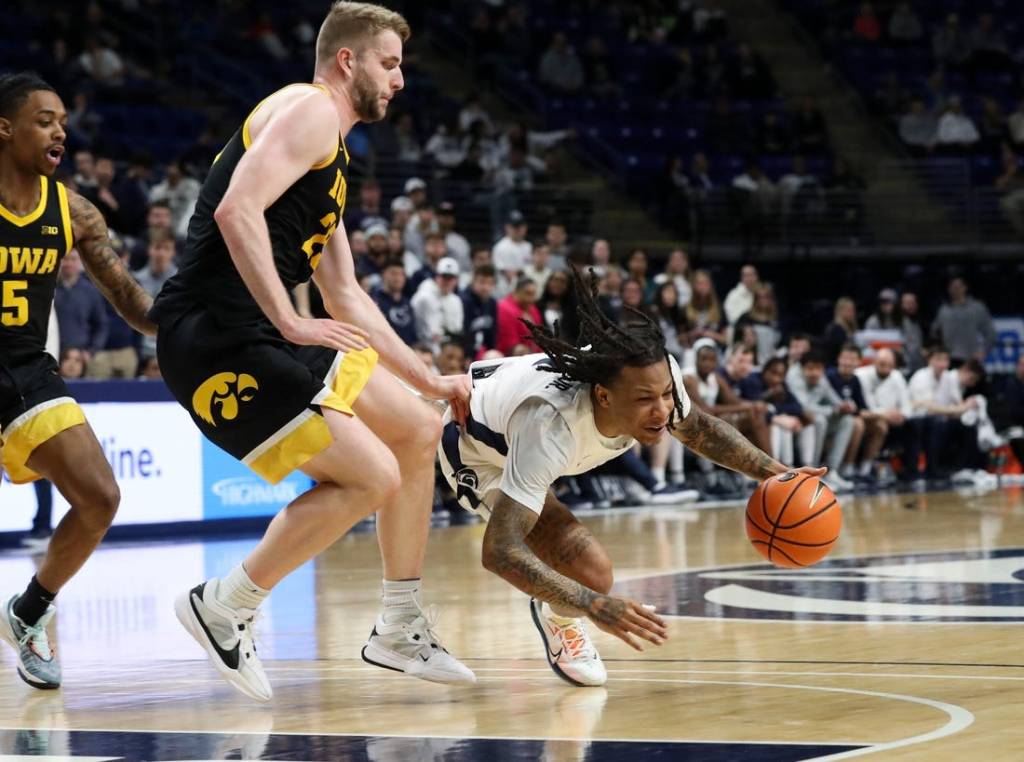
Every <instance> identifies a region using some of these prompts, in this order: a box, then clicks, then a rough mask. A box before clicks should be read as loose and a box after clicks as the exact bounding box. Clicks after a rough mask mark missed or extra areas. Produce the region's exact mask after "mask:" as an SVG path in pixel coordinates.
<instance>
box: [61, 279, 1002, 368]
mask: <svg viewBox="0 0 1024 762" xmlns="http://www.w3.org/2000/svg"><path fill="white" fill-rule="evenodd" d="M947 293H948V294H949V301H948V302H946V303H945V304H943V305H942V307H940V308H939V314H938V315H936V316H935V321H934V322H933V323H932V338H934V339H935V340H936V341H939V342H941V343H942V344H944V345H945V346H946V347H947V348H948V349H949V355H950V357H951V358H952V360H953V364H954V365H960V364H962V363H964V362H966V361H967V360H968V359H970V358H972V357H973V358H974V359H975V360H978V361H979V362H984V361H985V358H986V357H987V356H988V353H989V350H991V349H992V346H993V345H994V344H995V343H996V331H995V328H994V327H993V325H992V316H991V315H990V314H989V311H988V308H987V307H985V305H984V304H982V303H981V302H979V301H978V300H977V299H974V298H973V297H971V296H969V295H968V293H967V281H966V280H964V279H963V278H962V277H960V276H956V277H954V278H951V279H950V281H949V286H948V287H947ZM63 330H64V329H63V326H62V327H61V331H62V332H63Z"/></svg>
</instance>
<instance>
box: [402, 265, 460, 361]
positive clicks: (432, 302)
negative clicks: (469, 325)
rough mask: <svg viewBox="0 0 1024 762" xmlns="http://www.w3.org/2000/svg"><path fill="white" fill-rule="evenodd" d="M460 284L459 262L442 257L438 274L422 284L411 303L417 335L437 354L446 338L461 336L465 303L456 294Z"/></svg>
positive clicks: (438, 266)
mask: <svg viewBox="0 0 1024 762" xmlns="http://www.w3.org/2000/svg"><path fill="white" fill-rule="evenodd" d="M458 283H459V263H458V262H456V261H455V260H454V259H452V258H451V257H443V258H442V259H441V260H440V261H439V262H438V263H437V274H436V275H435V276H434V277H433V279H431V280H425V281H423V282H422V284H420V286H419V288H418V289H417V290H416V293H415V295H414V296H413V297H412V300H411V304H412V310H413V314H414V315H415V316H416V333H417V335H418V336H419V338H420V341H421V342H423V343H424V344H426V345H428V346H429V347H430V348H431V349H432V350H433V351H434V352H435V353H436V352H437V351H438V350H440V348H441V342H442V341H443V340H444V339H446V338H454V337H459V338H461V336H462V331H463V327H464V325H463V323H464V315H463V312H462V300H461V299H460V298H459V295H458V294H457V293H455V289H456V287H457V286H458Z"/></svg>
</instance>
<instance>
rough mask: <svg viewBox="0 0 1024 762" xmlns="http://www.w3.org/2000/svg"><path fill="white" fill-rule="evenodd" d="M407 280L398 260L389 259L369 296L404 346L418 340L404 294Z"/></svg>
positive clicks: (413, 316)
mask: <svg viewBox="0 0 1024 762" xmlns="http://www.w3.org/2000/svg"><path fill="white" fill-rule="evenodd" d="M406 281H407V278H406V275H405V267H404V265H403V264H402V260H400V259H389V260H388V261H387V262H385V264H384V269H383V271H382V272H381V279H380V286H379V287H377V288H375V289H373V290H372V291H371V292H370V295H371V296H372V297H373V301H374V302H375V303H376V304H377V307H378V308H379V309H380V311H381V312H382V313H383V314H384V317H385V318H386V319H387V321H388V325H390V326H391V328H392V329H393V330H394V332H395V333H397V334H398V336H399V338H401V339H402V341H404V342H405V343H406V344H408V345H409V346H412V345H413V344H415V343H416V342H417V340H418V338H419V334H418V332H417V330H416V317H415V315H414V314H413V310H412V302H411V301H410V299H409V297H408V296H407V295H406V293H405V284H406Z"/></svg>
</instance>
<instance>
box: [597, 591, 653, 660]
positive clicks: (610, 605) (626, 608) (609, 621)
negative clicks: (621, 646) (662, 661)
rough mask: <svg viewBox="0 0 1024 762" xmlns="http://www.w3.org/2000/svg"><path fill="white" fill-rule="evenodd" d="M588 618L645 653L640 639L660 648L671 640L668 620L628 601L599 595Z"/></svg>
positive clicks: (610, 633)
mask: <svg viewBox="0 0 1024 762" xmlns="http://www.w3.org/2000/svg"><path fill="white" fill-rule="evenodd" d="M587 616H588V617H590V619H591V621H592V622H593V623H594V624H596V625H597V626H598V627H599V628H600V629H602V630H604V631H605V632H607V633H608V634H609V635H614V636H615V637H617V638H618V639H619V640H621V641H623V642H624V643H626V644H627V645H628V646H630V647H631V648H635V649H636V650H637V651H643V650H644V649H643V646H642V645H641V643H640V640H646V641H648V642H650V643H653V644H654V645H656V646H660V645H661V644H662V643H664V642H665V640H666V639H667V638H668V629H667V628H666V626H665V620H664V619H662V618H661V617H660V616H658V615H657V614H655V613H654V609H653V608H649V607H647V606H642V605H641V604H639V603H637V602H636V601H633V600H630V599H628V598H613V597H612V596H610V595H601V596H598V597H597V598H596V599H595V600H594V603H593V604H592V605H591V607H590V611H589V612H588V613H587Z"/></svg>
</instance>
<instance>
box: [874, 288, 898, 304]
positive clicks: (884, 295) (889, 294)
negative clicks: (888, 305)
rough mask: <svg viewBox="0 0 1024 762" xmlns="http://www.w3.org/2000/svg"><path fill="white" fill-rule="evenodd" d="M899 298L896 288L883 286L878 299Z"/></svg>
mask: <svg viewBox="0 0 1024 762" xmlns="http://www.w3.org/2000/svg"><path fill="white" fill-rule="evenodd" d="M896 299H897V296H896V290H895V289H892V288H883V289H882V290H881V291H879V292H878V301H880V302H895V301H896Z"/></svg>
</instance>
